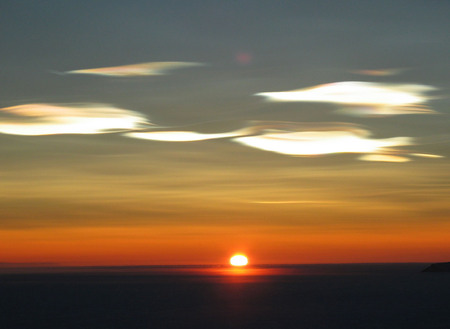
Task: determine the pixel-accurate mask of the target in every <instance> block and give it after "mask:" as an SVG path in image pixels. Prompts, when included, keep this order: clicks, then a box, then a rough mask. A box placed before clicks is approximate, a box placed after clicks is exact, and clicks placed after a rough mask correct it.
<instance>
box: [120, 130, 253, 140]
mask: <svg viewBox="0 0 450 329" xmlns="http://www.w3.org/2000/svg"><path fill="white" fill-rule="evenodd" d="M252 132H253V129H252V128H244V129H239V130H234V131H230V132H224V133H214V134H203V133H198V132H194V131H176V130H173V131H171V130H168V131H147V132H129V133H125V134H124V136H127V137H132V138H138V139H146V140H153V141H162V142H195V141H203V140H208V139H219V138H230V137H237V136H245V135H249V134H251V133H252Z"/></svg>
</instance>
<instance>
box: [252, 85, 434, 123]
mask: <svg viewBox="0 0 450 329" xmlns="http://www.w3.org/2000/svg"><path fill="white" fill-rule="evenodd" d="M435 89H436V88H434V87H432V86H427V85H419V84H383V83H376V82H362V81H344V82H335V83H329V84H324V85H319V86H314V87H310V88H305V89H298V90H291V91H281V92H263V93H258V94H256V96H263V97H265V98H266V99H268V100H269V101H272V102H320V103H332V104H338V105H341V106H342V105H347V106H355V107H354V108H349V109H345V110H341V112H342V113H344V114H351V115H358V116H390V115H400V114H433V113H436V112H435V111H433V110H430V109H428V108H426V107H425V106H424V105H422V104H424V103H426V102H427V101H428V100H430V99H431V97H430V96H427V95H426V93H427V92H429V91H432V90H435Z"/></svg>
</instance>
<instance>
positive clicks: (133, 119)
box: [0, 103, 150, 136]
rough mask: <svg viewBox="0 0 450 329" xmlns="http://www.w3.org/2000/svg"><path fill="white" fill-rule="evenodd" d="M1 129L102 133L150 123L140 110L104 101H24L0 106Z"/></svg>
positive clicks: (34, 133)
mask: <svg viewBox="0 0 450 329" xmlns="http://www.w3.org/2000/svg"><path fill="white" fill-rule="evenodd" d="M0 115H1V117H0V133H4V134H12V135H29V136H37V135H54V134H100V133H107V132H113V131H122V130H132V129H139V128H142V127H144V126H146V125H149V124H150V123H149V121H148V120H147V118H146V117H145V116H144V115H142V114H140V113H137V112H134V111H129V110H124V109H120V108H116V107H113V106H109V105H103V104H92V103H83V104H24V105H17V106H12V107H5V108H2V109H0Z"/></svg>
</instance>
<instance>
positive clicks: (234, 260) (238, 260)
mask: <svg viewBox="0 0 450 329" xmlns="http://www.w3.org/2000/svg"><path fill="white" fill-rule="evenodd" d="M230 264H231V265H233V266H245V265H247V264H248V259H247V257H245V256H244V255H234V256H233V257H231V258H230Z"/></svg>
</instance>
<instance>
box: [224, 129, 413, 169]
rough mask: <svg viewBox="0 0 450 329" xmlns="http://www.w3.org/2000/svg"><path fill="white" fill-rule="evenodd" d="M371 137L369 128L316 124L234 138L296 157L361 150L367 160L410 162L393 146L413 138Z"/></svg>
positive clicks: (251, 145)
mask: <svg viewBox="0 0 450 329" xmlns="http://www.w3.org/2000/svg"><path fill="white" fill-rule="evenodd" d="M369 136H370V132H369V131H367V130H364V129H361V128H359V127H357V126H354V125H343V124H336V125H333V124H316V125H310V126H309V127H308V126H303V127H301V126H300V128H298V129H295V126H291V127H288V126H287V127H286V128H275V129H265V130H263V131H261V133H260V134H259V135H254V136H245V137H238V138H234V139H233V140H234V141H236V142H238V143H240V144H243V145H246V146H250V147H254V148H257V149H260V150H264V151H271V152H276V153H280V154H286V155H293V156H317V155H326V154H337V153H359V154H363V155H372V156H369V157H368V156H363V157H362V158H361V160H366V161H389V162H400V161H409V159H408V158H402V157H398V156H395V154H397V153H398V151H397V150H395V149H393V148H394V147H398V146H405V145H411V144H412V139H411V138H410V137H394V138H385V139H372V138H369ZM375 155H377V156H375Z"/></svg>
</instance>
